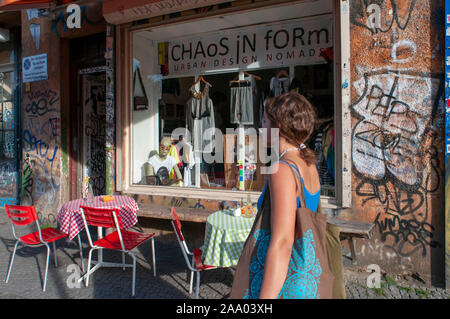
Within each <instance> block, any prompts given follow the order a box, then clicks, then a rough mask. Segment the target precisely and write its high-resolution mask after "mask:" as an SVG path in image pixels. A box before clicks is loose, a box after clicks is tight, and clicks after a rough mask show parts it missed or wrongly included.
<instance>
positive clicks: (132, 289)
mask: <svg viewBox="0 0 450 319" xmlns="http://www.w3.org/2000/svg"><path fill="white" fill-rule="evenodd" d="M128 254H129V255H130V256H131V258H133V280H132V282H131V296H133V297H134V292H135V287H136V256H135V255H134V254H133V253H132V252H131V251H129V252H128Z"/></svg>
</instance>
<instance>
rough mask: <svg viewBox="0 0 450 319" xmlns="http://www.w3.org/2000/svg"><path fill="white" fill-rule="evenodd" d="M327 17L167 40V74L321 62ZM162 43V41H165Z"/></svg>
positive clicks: (329, 37) (328, 38)
mask: <svg viewBox="0 0 450 319" xmlns="http://www.w3.org/2000/svg"><path fill="white" fill-rule="evenodd" d="M332 21H333V20H332V18H331V17H330V16H324V17H318V18H312V19H297V20H294V21H290V22H288V23H274V24H265V25H262V26H255V27H246V28H245V29H243V28H240V29H233V30H225V31H215V32H208V33H203V34H200V35H196V36H192V37H184V38H182V39H175V40H172V41H169V42H168V45H167V56H168V59H167V60H168V61H167V63H168V66H166V68H167V69H168V74H165V75H187V74H193V73H197V74H200V73H205V72H208V71H214V72H217V71H220V70H230V71H231V70H238V69H259V68H267V67H280V65H286V66H288V65H311V64H319V63H325V60H324V58H323V57H322V56H321V52H322V50H324V49H327V48H329V47H332V46H333V34H332V32H333V30H332V26H333V24H332ZM165 44H166V43H165Z"/></svg>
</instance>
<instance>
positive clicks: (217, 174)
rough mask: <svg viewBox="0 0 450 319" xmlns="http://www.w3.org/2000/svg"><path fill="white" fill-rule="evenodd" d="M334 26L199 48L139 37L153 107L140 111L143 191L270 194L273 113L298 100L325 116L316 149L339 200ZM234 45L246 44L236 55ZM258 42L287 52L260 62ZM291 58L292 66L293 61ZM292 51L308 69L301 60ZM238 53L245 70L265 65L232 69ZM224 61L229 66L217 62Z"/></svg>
mask: <svg viewBox="0 0 450 319" xmlns="http://www.w3.org/2000/svg"><path fill="white" fill-rule="evenodd" d="M329 25H331V24H330V23H329V18H327V17H326V18H325V19H322V20H321V19H318V20H317V21H313V20H311V19H310V20H308V21H307V22H305V23H303V21H301V20H296V21H293V22H289V23H286V24H284V25H282V24H280V23H278V24H275V25H274V26H271V25H268V26H264V27H260V28H259V29H240V30H237V31H234V30H231V31H227V32H228V33H221V34H220V35H218V34H215V33H207V34H205V35H202V34H201V35H199V36H196V40H195V41H193V40H192V39H191V38H189V37H186V38H183V39H175V40H170V39H167V40H153V39H151V37H150V36H149V33H148V32H147V31H145V30H141V31H136V32H134V33H133V61H134V65H135V72H136V70H140V72H141V74H142V83H143V84H142V87H143V90H142V91H144V92H147V93H146V97H147V98H148V105H149V107H148V109H144V110H136V109H134V110H133V111H132V129H133V137H132V139H133V143H132V153H133V167H132V170H133V174H132V175H133V183H134V184H141V185H142V184H143V185H160V186H161V185H162V186H183V187H185V188H190V187H197V188H216V189H228V190H237V191H262V189H263V187H264V184H265V175H264V174H262V173H261V168H262V167H264V166H268V165H270V161H268V160H267V159H268V158H270V154H271V153H272V152H271V151H270V149H267V147H265V143H263V142H264V139H263V135H264V134H263V132H262V131H261V130H260V128H261V127H262V118H263V114H264V109H265V105H266V103H267V101H268V100H269V99H270V98H273V97H276V96H279V95H281V94H283V93H286V92H289V91H295V92H298V93H301V94H303V95H305V97H307V98H308V99H309V100H310V101H311V102H312V104H313V105H314V106H315V107H316V108H317V114H318V117H319V121H318V123H319V124H318V125H317V130H316V132H314V134H313V136H311V138H310V140H309V142H308V146H309V147H310V148H311V149H313V150H315V152H316V154H317V165H318V169H319V173H320V176H321V182H322V184H323V185H325V187H324V188H325V189H326V194H324V195H327V196H334V177H335V174H334V129H333V123H334V121H333V120H334V85H333V81H334V75H333V64H332V63H331V61H327V59H325V58H324V57H323V56H321V52H322V51H323V50H321V49H325V48H327V50H328V51H327V52H332V38H331V31H330V30H329ZM307 26H308V27H310V28H311V30H312V31H308V32H307ZM276 28H279V29H280V30H278V31H277V29H276ZM249 30H250V31H249ZM283 30H284V31H283ZM289 30H290V32H289ZM251 32H253V33H252V34H250V33H251ZM302 34H304V35H305V36H306V35H307V37H308V38H307V39H308V40H305V39H306V38H305V39H303V38H302ZM258 35H260V37H259V38H258ZM282 35H285V38H284V39H285V40H282V39H283V38H282ZM291 36H292V37H291ZM216 37H217V38H216ZM233 37H235V38H236V41H237V42H236V43H235V44H234V45H231V44H230V42H232V39H233ZM258 39H260V40H262V41H263V43H265V44H266V46H267V47H268V48H272V49H274V48H275V49H277V48H278V49H279V52H278V51H276V50H275V51H273V50H272V51H270V50H269V51H267V53H266V56H265V57H264V59H265V61H264V63H259V61H258V59H259V58H260V57H261V56H262V54H261V53H260V52H258V53H256V49H257V48H258V47H259V44H258V43H257V42H258ZM208 43H209V44H208ZM300 43H302V44H303V45H304V47H301V48H299V44H300ZM306 49H308V50H307V52H308V54H306V53H305V52H306V51H305V50H306ZM240 50H242V51H240ZM282 50H285V51H286V52H288V53H287V54H288V57H289V56H291V58H289V59H286V58H283V57H282V55H283V54H281V55H280V54H279V53H281V51H282ZM290 50H297V54H298V55H299V56H301V55H302V54H303V55H305V57H304V59H299V58H298V56H297V58H295V59H294V55H289V52H290ZM216 51H217V52H216ZM230 51H234V52H237V53H239V52H240V57H239V61H241V62H240V64H242V63H243V62H242V59H243V55H242V53H244V52H247V53H248V52H249V51H253V52H255V53H254V54H255V56H254V58H250V59H249V60H248V61H247V65H245V66H242V65H238V66H237V67H234V68H229V67H230V65H229V63H231V62H230V59H227V57H228V55H229V54H230ZM208 56H211V59H212V60H211V59H209V58H208ZM217 56H221V57H222V58H223V59H224V61H225V60H226V61H227V63H226V65H221V64H220V63H219V62H217V61H216V60H214V59H213V58H217ZM159 141H161V142H159Z"/></svg>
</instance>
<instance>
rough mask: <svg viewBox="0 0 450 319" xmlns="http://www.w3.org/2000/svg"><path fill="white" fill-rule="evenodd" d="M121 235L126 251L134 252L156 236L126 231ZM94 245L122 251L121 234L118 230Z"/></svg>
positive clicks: (122, 231)
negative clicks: (134, 249) (133, 250)
mask: <svg viewBox="0 0 450 319" xmlns="http://www.w3.org/2000/svg"><path fill="white" fill-rule="evenodd" d="M121 233H122V239H123V245H124V246H125V249H126V250H132V249H133V248H135V247H137V246H139V245H140V244H141V243H143V242H144V241H146V240H147V239H149V238H151V237H153V236H154V235H155V234H154V233H152V234H142V233H136V232H131V231H127V230H124V229H122V230H121ZM94 245H96V246H99V247H103V248H108V249H118V250H121V249H122V246H121V245H120V239H119V233H118V232H117V230H116V231H114V232H113V233H111V234H109V235H107V236H105V237H103V238H101V239H99V240H97V241H96V242H94Z"/></svg>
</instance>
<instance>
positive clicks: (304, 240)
mask: <svg viewBox="0 0 450 319" xmlns="http://www.w3.org/2000/svg"><path fill="white" fill-rule="evenodd" d="M289 167H290V168H291V170H292V172H293V173H294V178H295V180H296V185H297V196H299V197H300V203H301V207H299V208H297V210H296V221H295V240H294V244H293V246H292V253H291V259H290V261H289V268H288V272H287V275H286V279H285V282H284V284H283V287H282V289H281V292H280V294H279V296H278V297H279V298H283V299H288V298H289V299H291V298H292V299H294V298H298V299H303V298H304V299H319V298H321V299H329V298H332V289H333V280H334V276H333V274H332V272H331V270H330V267H329V265H328V256H327V241H326V229H327V215H325V214H323V213H321V212H313V211H311V210H310V209H309V208H307V207H306V203H305V197H304V191H303V185H302V183H301V182H299V175H297V173H296V172H295V171H294V169H293V168H292V167H291V166H290V165H289ZM270 214H271V211H270V188H269V187H267V188H266V192H265V194H264V198H263V203H262V205H261V209H260V210H259V211H258V213H257V215H256V217H255V222H254V224H253V227H252V230H251V231H250V235H249V236H248V238H247V240H246V242H245V244H244V248H243V250H242V254H241V257H240V259H239V263H238V265H237V269H236V274H235V277H234V282H233V287H232V290H231V294H230V298H231V299H235V298H244V299H255V298H258V297H259V293H260V290H261V284H262V280H263V276H264V265H265V258H266V253H267V249H268V247H269V243H270V234H271V231H270V220H271V216H270Z"/></svg>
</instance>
